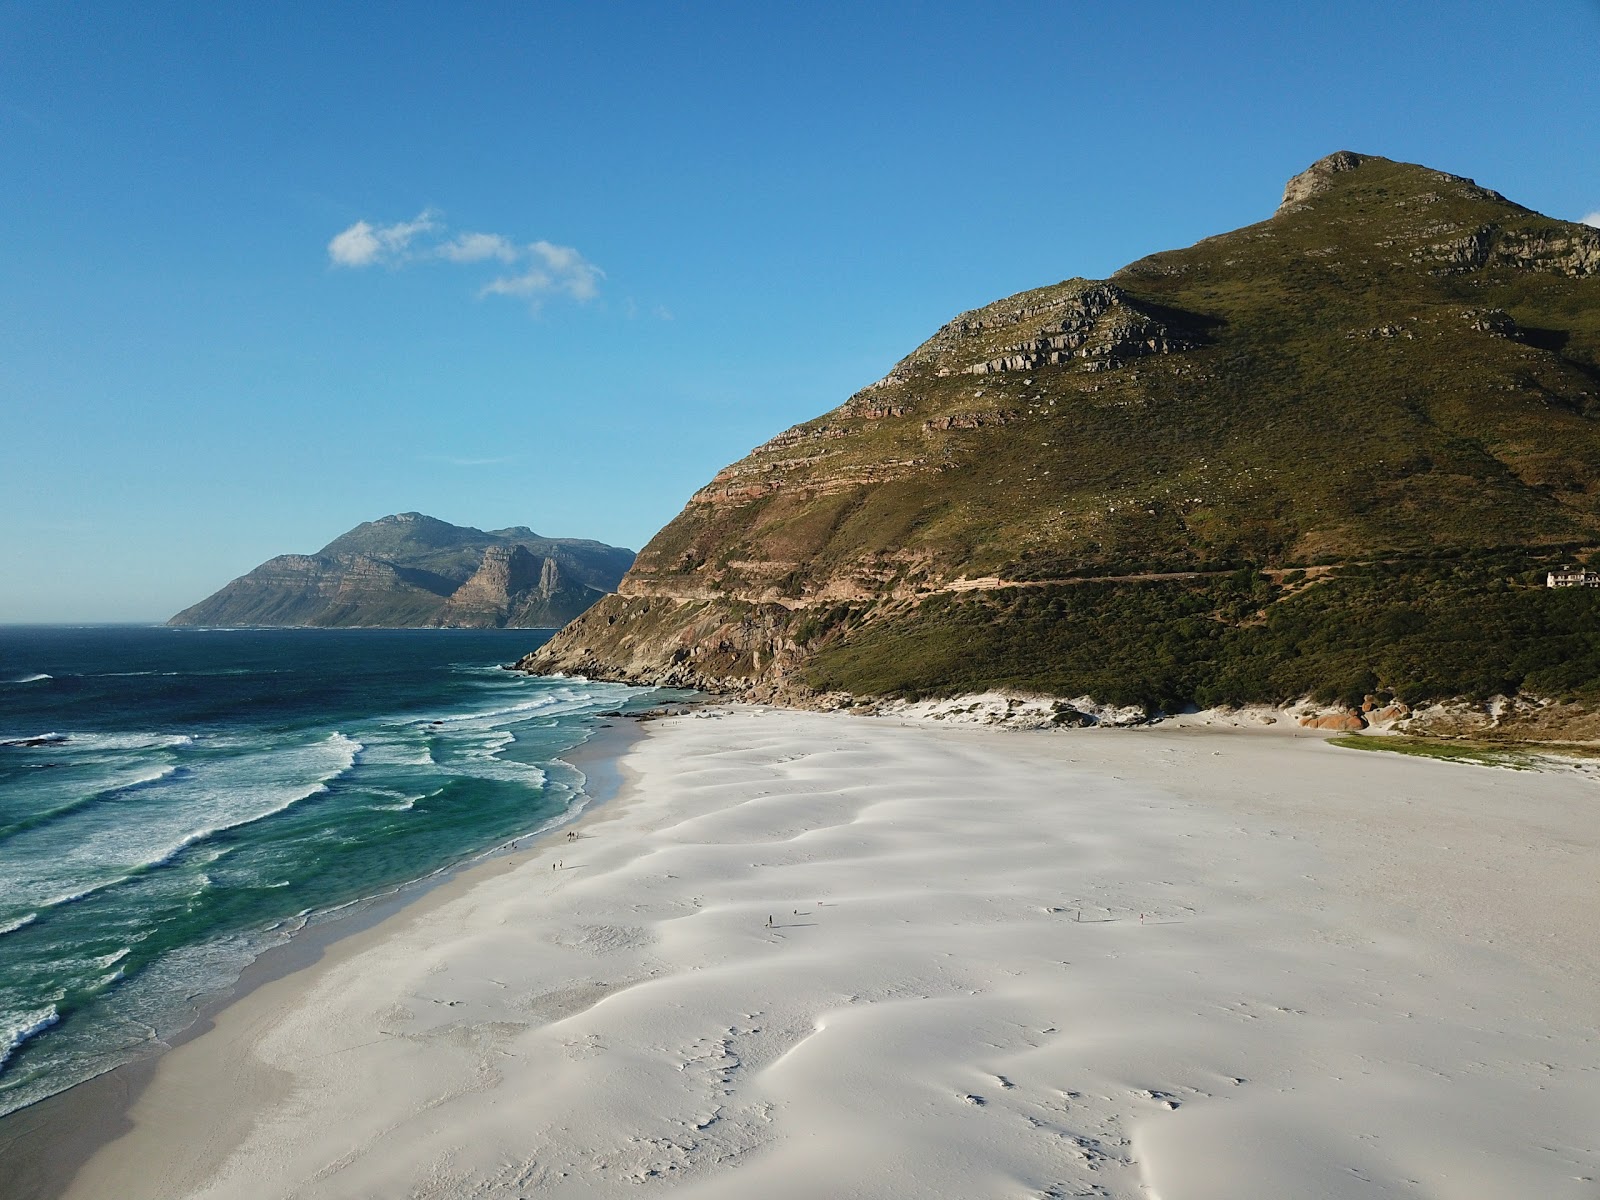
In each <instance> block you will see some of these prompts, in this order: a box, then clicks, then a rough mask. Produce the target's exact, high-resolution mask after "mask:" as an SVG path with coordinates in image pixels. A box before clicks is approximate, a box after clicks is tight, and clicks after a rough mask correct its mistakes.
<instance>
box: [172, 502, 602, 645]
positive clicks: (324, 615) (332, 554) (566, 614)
mask: <svg viewBox="0 0 1600 1200" xmlns="http://www.w3.org/2000/svg"><path fill="white" fill-rule="evenodd" d="M632 561H633V555H632V553H631V552H630V551H627V550H622V549H619V548H617V547H615V546H606V545H604V544H602V543H600V542H592V541H583V540H578V539H572V538H541V537H540V536H539V535H538V534H536V533H534V532H533V531H532V530H530V529H527V528H524V527H518V528H515V529H504V530H495V531H493V532H488V533H485V532H484V531H483V530H479V529H472V528H468V527H463V526H458V525H451V524H449V523H447V522H444V521H439V520H435V519H434V518H432V517H427V516H424V515H422V514H421V513H399V514H397V515H395V516H390V517H384V518H382V519H380V520H377V521H369V522H367V523H365V524H363V525H360V526H357V527H356V528H355V529H352V530H351V531H350V532H349V533H346V534H343V535H342V536H340V537H338V538H335V539H334V540H333V541H332V542H330V543H329V544H328V545H327V546H325V547H323V549H322V550H321V551H319V552H318V553H317V554H284V555H279V556H278V557H277V558H273V559H270V560H268V561H267V562H265V563H263V564H262V565H261V566H259V567H257V568H256V569H255V570H253V571H251V572H250V573H249V574H248V575H244V576H241V577H240V578H238V579H235V580H234V581H233V582H232V583H229V584H228V585H227V586H226V587H224V588H222V589H221V590H220V591H218V592H217V593H215V594H214V595H212V596H210V597H208V598H206V599H205V600H203V601H201V602H200V603H199V604H196V605H194V606H193V607H191V608H187V609H185V610H184V611H183V612H181V613H179V614H178V615H177V616H175V617H173V618H172V620H171V621H170V622H168V624H172V625H212V626H230V625H235V626H237V625H251V626H281V625H316V626H389V627H396V626H399V627H404V626H430V625H431V626H448V627H464V628H479V629H490V628H499V627H502V626H512V627H517V628H555V627H557V626H560V625H563V624H565V623H566V622H567V621H570V620H571V619H573V618H574V617H576V616H578V615H579V614H580V613H582V612H583V611H584V610H585V609H586V608H588V607H589V606H590V605H591V604H593V603H594V602H595V601H596V600H599V599H600V598H601V597H603V596H605V595H607V594H608V593H609V592H611V591H613V590H615V588H616V586H617V584H618V583H619V582H620V579H621V576H622V573H623V572H624V571H625V570H626V569H627V568H628V566H629V565H630V564H631V562H632Z"/></svg>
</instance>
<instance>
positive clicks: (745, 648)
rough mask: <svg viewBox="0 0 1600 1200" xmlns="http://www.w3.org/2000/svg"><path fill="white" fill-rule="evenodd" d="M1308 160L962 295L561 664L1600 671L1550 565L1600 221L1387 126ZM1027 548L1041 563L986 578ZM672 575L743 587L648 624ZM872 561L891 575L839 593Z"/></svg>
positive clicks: (1188, 673)
mask: <svg viewBox="0 0 1600 1200" xmlns="http://www.w3.org/2000/svg"><path fill="white" fill-rule="evenodd" d="M1306 179H1309V180H1310V186H1308V187H1303V188H1297V195H1298V199H1297V201H1296V202H1295V203H1291V204H1289V205H1287V206H1286V207H1284V208H1283V209H1281V210H1280V211H1279V213H1278V214H1277V215H1276V216H1274V217H1273V218H1271V219H1270V220H1268V221H1264V222H1262V223H1260V224H1257V225H1252V226H1249V227H1247V228H1244V229H1239V230H1235V231H1233V232H1231V233H1227V234H1223V235H1221V236H1218V237H1213V238H1208V239H1206V240H1205V241H1202V242H1199V243H1197V244H1196V245H1194V246H1191V247H1188V248H1186V249H1181V250H1174V251H1169V252H1165V253H1161V254H1156V255H1152V256H1151V257H1149V258H1146V259H1143V260H1141V261H1139V262H1136V263H1133V264H1131V265H1130V266H1128V267H1126V268H1124V269H1123V270H1121V271H1119V272H1117V274H1116V275H1114V276H1113V277H1112V278H1111V279H1110V280H1109V281H1106V282H1103V283H1094V282H1091V281H1085V280H1067V281H1065V282H1062V283H1059V284H1054V285H1051V286H1048V287H1043V288H1038V289H1034V290H1032V291H1028V292H1024V293H1021V294H1019V295H1016V296H1012V297H1009V298H1007V299H1004V300H999V301H996V302H994V303H992V304H989V305H986V306H985V307H983V308H980V309H975V310H973V311H971V312H968V313H963V314H961V315H960V316H958V317H957V318H955V319H954V320H953V321H951V322H949V323H948V324H946V325H945V326H944V327H943V328H942V329H940V330H939V331H938V332H937V333H935V334H934V336H933V337H931V338H930V339H928V341H926V342H925V343H924V344H923V345H922V346H920V347H919V348H918V349H917V350H915V351H914V352H913V353H911V354H910V355H908V356H907V357H906V358H905V359H903V360H902V361H901V362H900V363H899V364H897V365H896V367H895V368H894V370H893V371H892V372H891V373H890V374H889V375H888V376H887V377H886V378H885V379H884V380H882V381H880V382H879V383H877V384H874V385H873V386H871V387H869V388H865V389H863V390H862V391H861V392H859V393H857V394H856V395H855V396H853V397H851V398H850V399H849V400H848V401H847V402H846V403H845V404H843V405H841V406H840V407H838V408H836V409H834V410H833V411H832V412H829V413H827V414H825V415H823V416H821V417H819V418H817V419H816V420H814V421H810V422H807V423H805V424H803V425H800V426H797V427H795V428H794V429H792V430H789V431H787V432H785V433H783V434H780V435H779V436H778V437H776V438H774V439H772V441H770V442H769V443H767V444H766V445H765V446H762V447H760V448H758V449H757V450H755V451H753V452H752V453H751V454H750V455H749V456H747V457H746V458H745V459H743V460H742V461H740V462H738V463H735V464H733V465H732V466H731V467H729V468H728V469H727V470H725V471H723V472H722V473H720V474H719V475H718V477H717V479H716V480H715V481H714V482H713V483H712V484H711V485H709V486H708V487H707V488H706V489H705V490H704V491H702V492H701V493H700V494H699V495H697V497H696V498H695V500H694V502H692V503H690V504H689V505H688V507H686V508H685V509H684V511H683V512H682V513H681V514H680V515H679V516H678V517H677V518H676V519H675V520H674V521H672V523H671V524H669V525H668V526H667V527H666V528H665V529H663V530H662V531H661V533H659V534H658V535H657V536H656V537H655V538H654V539H652V541H651V543H650V544H649V545H648V546H647V547H645V549H644V550H643V551H641V553H640V556H639V560H638V562H637V564H636V565H635V567H634V569H633V571H632V572H631V575H630V578H631V587H630V590H631V591H632V592H634V593H635V595H634V596H633V597H629V598H619V599H614V600H607V601H605V602H603V603H602V604H601V605H599V606H597V607H596V609H594V610H592V611H593V615H592V617H591V619H589V620H586V621H585V622H584V623H583V624H582V627H581V628H580V629H575V631H573V632H572V633H571V636H570V637H568V636H565V635H564V636H562V637H558V638H557V639H555V640H554V641H552V642H551V643H550V644H549V645H548V646H547V647H546V648H545V650H544V651H542V652H541V658H540V662H541V664H543V665H544V666H545V667H546V668H547V669H561V668H562V667H563V666H572V665H574V664H576V663H578V662H579V661H581V662H582V664H583V668H582V669H586V670H587V669H593V668H601V669H603V668H605V667H606V666H607V665H608V664H621V663H626V664H627V668H626V671H627V672H628V673H631V674H630V677H641V676H645V675H647V673H648V671H649V670H650V669H651V668H652V666H654V667H660V666H662V665H663V664H667V663H669V662H670V664H671V665H672V666H673V667H674V668H676V669H677V670H679V671H680V672H682V673H683V678H684V679H685V680H686V681H694V682H699V683H701V684H704V685H708V686H713V687H714V686H718V685H719V683H724V682H730V683H731V682H735V681H737V682H741V683H742V682H755V683H757V684H771V685H773V686H774V687H775V688H776V689H778V690H780V691H781V689H782V688H783V687H786V686H788V685H789V684H790V683H791V682H801V683H803V684H805V685H808V686H811V687H814V688H817V689H821V690H828V691H834V690H843V691H848V692H853V693H857V694H862V695H901V696H916V695H949V694H956V693H960V692H964V691H970V690H982V689H986V688H991V687H1011V688H1016V689H1019V690H1027V691H1032V692H1039V693H1044V694H1052V695H1060V696H1067V697H1071V696H1079V695H1085V694H1087V695H1090V696H1093V697H1095V698H1096V699H1099V700H1102V701H1109V702H1116V703H1127V704H1132V703H1141V704H1146V705H1149V706H1152V707H1157V708H1162V709H1167V710H1172V709H1175V708H1181V707H1183V706H1185V705H1189V704H1196V705H1200V706H1209V705H1212V704H1219V703H1229V704H1239V703H1245V702H1261V701H1283V700H1289V699H1294V698H1298V697H1299V696H1302V695H1306V694H1312V695H1315V696H1317V697H1319V698H1321V699H1322V700H1324V701H1326V702H1329V703H1334V702H1340V701H1342V702H1346V703H1350V702H1359V701H1360V700H1361V699H1362V698H1363V697H1364V696H1366V695H1369V694H1372V695H1381V696H1392V697H1395V698H1398V699H1400V700H1403V701H1405V702H1407V703H1410V704H1413V705H1415V704H1418V703H1423V702H1426V701H1430V700H1434V699H1441V698H1446V697H1455V696H1461V697H1467V698H1478V699H1482V698H1485V697H1488V696H1491V695H1494V694H1497V693H1504V694H1513V695H1514V694H1516V693H1517V692H1519V691H1524V690H1525V691H1529V692H1533V693H1537V694H1538V695H1540V696H1546V697H1552V698H1558V699H1575V700H1580V701H1584V702H1586V703H1587V702H1593V703H1600V613H1597V609H1600V596H1597V594H1596V593H1594V592H1587V591H1578V590H1574V591H1568V590H1547V589H1544V588H1543V587H1542V586H1539V585H1540V584H1541V583H1542V572H1543V570H1544V569H1546V568H1548V567H1552V566H1558V565H1561V564H1562V563H1565V562H1581V561H1591V562H1592V561H1595V560H1596V559H1597V558H1600V552H1597V550H1596V547H1600V231H1596V230H1593V229H1589V228H1587V227H1584V226H1580V225H1574V224H1570V223H1567V222H1562V221H1555V220H1552V219H1550V218H1548V217H1544V216H1541V215H1539V214H1538V213H1534V212H1530V211H1529V210H1527V209H1525V208H1522V207H1520V206H1518V205H1516V204H1513V203H1511V202H1510V201H1507V200H1506V199H1504V198H1503V197H1501V196H1498V195H1496V194H1494V193H1493V192H1489V191H1487V190H1486V189H1483V188H1480V187H1478V186H1476V185H1474V184H1472V183H1471V182H1470V181H1467V180H1462V179H1457V178H1454V177H1451V176H1447V175H1443V174H1441V173H1439V172H1436V171H1432V170H1429V169H1427V168H1424V167H1419V166H1414V165H1411V164H1406V163H1396V162H1390V161H1388V160H1386V159H1381V158H1364V159H1363V158H1361V157H1359V156H1353V155H1336V156H1333V157H1332V158H1331V159H1329V160H1325V161H1324V162H1323V163H1319V164H1317V165H1316V166H1315V167H1313V168H1312V170H1311V171H1310V172H1307V173H1306V176H1303V177H1300V178H1299V179H1297V181H1296V182H1297V184H1298V183H1300V182H1301V181H1303V180H1306ZM1325 568H1331V570H1328V569H1325ZM1163 574H1166V575H1174V574H1179V575H1183V576H1184V577H1182V578H1169V579H1151V578H1146V579H1143V580H1129V581H1117V580H1109V581H1107V580H1104V577H1117V576H1156V575H1163ZM990 578H996V579H998V580H1000V581H1005V582H1009V583H1028V584H1032V585H1035V586H1026V587H1009V588H1003V589H1001V588H996V589H992V590H983V591H965V590H950V587H949V585H951V584H952V583H959V582H960V581H962V580H965V581H967V582H968V583H969V584H970V583H971V582H972V581H979V580H986V579H990ZM1097 580H1102V581H1098V582H1097ZM652 591H656V592H657V594H659V595H661V596H664V597H673V596H693V597H697V598H701V599H704V600H705V601H706V602H707V603H708V604H709V605H710V606H712V608H715V607H716V606H719V605H720V606H721V607H722V608H723V610H724V611H725V612H726V613H727V615H728V619H727V620H721V619H719V618H718V617H717V616H716V614H715V613H714V612H712V611H711V609H705V610H696V612H695V615H694V616H693V621H694V622H695V623H696V624H695V625H694V627H693V628H691V627H690V626H689V625H688V624H686V623H681V622H680V624H679V625H678V626H677V627H676V628H669V627H668V625H670V623H671V620H676V619H677V618H671V619H668V618H667V617H662V618H661V621H662V624H661V627H660V628H659V629H656V630H654V631H653V632H652V633H651V634H650V636H649V637H648V638H646V637H644V636H642V635H639V636H636V635H634V634H632V633H628V634H626V635H624V633H623V632H622V631H623V630H631V629H635V628H637V626H636V625H634V624H632V623H630V622H629V621H627V620H625V619H624V618H625V617H627V616H628V615H629V614H630V613H631V612H633V611H635V610H636V609H637V608H638V607H639V606H640V605H641V604H642V603H643V601H642V600H641V599H638V597H639V596H645V595H649V594H650V593H651V592H652ZM842 595H855V596H862V597H867V598H866V599H862V600H860V601H857V602H855V603H852V604H850V605H847V606H844V607H840V606H838V605H835V606H833V607H832V608H828V607H819V606H815V605H812V604H809V603H807V602H809V601H812V600H813V599H814V598H815V597H818V596H842ZM735 600H738V601H745V602H753V603H758V604H767V605H768V608H767V610H764V611H763V614H762V616H761V619H760V621H757V622H751V621H749V620H746V619H745V618H743V617H738V616H736V615H734V614H733V611H732V603H733V602H734V601H735ZM775 600H782V601H789V602H793V601H796V600H798V601H801V602H802V604H803V605H805V606H804V607H802V608H801V609H800V611H799V612H798V613H796V614H795V615H793V616H790V615H789V614H788V611H787V608H786V606H784V605H783V604H780V603H771V602H772V601H775ZM687 620H688V618H687V617H685V618H684V621H687ZM624 636H626V637H628V638H629V639H631V640H629V641H628V642H627V643H626V645H624V644H623V642H622V640H621V639H622V638H623V637H624ZM778 668H781V670H779V669H778Z"/></svg>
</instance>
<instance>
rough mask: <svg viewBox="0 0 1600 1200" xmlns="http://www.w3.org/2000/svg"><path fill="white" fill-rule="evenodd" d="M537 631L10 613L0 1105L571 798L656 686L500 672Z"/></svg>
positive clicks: (0, 766)
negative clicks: (110, 624)
mask: <svg viewBox="0 0 1600 1200" xmlns="http://www.w3.org/2000/svg"><path fill="white" fill-rule="evenodd" d="M547 636H548V635H547V634H544V633H541V632H536V631H528V630H521V631H502V630H492V631H476V630H474V631H466V630H240V631H207V630H180V629H150V628H91V629H60V628H0V1113H3V1112H8V1111H11V1110H13V1109H15V1108H18V1107H21V1106H22V1105H24V1104H28V1103H31V1102H33V1101H34V1100H37V1099H39V1098H41V1097H43V1096H45V1095H49V1094H51V1093H52V1092H56V1091H59V1090H61V1089H63V1088H65V1087H68V1086H70V1085H71V1084H73V1083H76V1082H78V1081H80V1080H82V1079H85V1078H88V1077H90V1076H91V1075H94V1074H98V1073H99V1072H101V1071H104V1070H106V1069H108V1068H109V1067H111V1066H114V1065H116V1064H117V1063H119V1062H122V1061H126V1060H127V1059H128V1058H130V1057H133V1056H134V1055H136V1054H138V1053H139V1052H140V1051H141V1050H143V1049H146V1048H148V1047H150V1046H151V1045H152V1044H154V1043H157V1042H158V1041H159V1040H160V1039H163V1038H165V1037H169V1036H171V1035H172V1034H173V1033H174V1032H176V1031H177V1030H178V1029H180V1028H182V1026H183V1025H184V1024H186V1023H187V1022H188V1021H189V1020H191V1019H192V1017H193V1014H194V1012H195V1009H196V1007H197V1005H198V1004H199V1003H201V1002H203V1000H204V999H205V998H206V997H207V996H208V995H212V994H215V993H216V992H217V991H218V990H220V989H223V988H226V987H227V986H229V985H230V984H231V983H232V982H233V981H234V980H235V979H237V977H238V974H239V972H240V971H241V970H242V969H243V968H244V966H245V965H247V964H248V963H249V962H250V961H251V960H252V959H253V958H255V957H256V956H257V955H259V954H260V953H261V951H262V950H264V949H266V948H268V947H270V946H272V945H275V944H278V943H280V942H282V941H283V940H285V939H286V938H287V937H288V936H289V935H290V934H291V933H293V932H294V931H295V930H297V929H299V928H300V927H302V926H303V925H304V924H305V923H306V921H307V920H312V919H319V918H320V916H321V915H323V914H326V913H328V912H329V911H330V910H336V909H337V908H338V907H339V906H343V905H348V904H350V903H351V902H352V901H356V900H358V899H360V898H363V897H368V896H372V895H374V894H378V893H381V892H383V891H386V890H388V889H392V888H393V887H394V886H395V885H397V884H400V883H403V882H405V881H408V880H413V879H417V878H421V877H423V876H426V875H428V874H430V873H432V872H435V871H437V870H439V869H441V868H442V867H445V866H447V865H449V864H451V863H454V862H459V861H461V860H462V859H465V858H468V857H471V856H473V855H476V854H480V853H483V852H485V851H487V850H489V849H492V848H494V847H496V846H500V845H503V844H504V843H506V842H507V841H508V840H511V839H513V838H515V837H517V836H518V835H521V834H526V833H529V832H532V831H534V830H537V829H539V828H540V827H542V826H545V825H548V824H550V823H552V822H553V821H557V820H559V819H561V818H562V817H563V816H564V815H566V814H567V813H568V812H569V811H570V810H571V809H572V808H573V807H574V806H576V805H579V804H581V803H582V783H583V780H582V776H581V774H580V773H579V772H577V771H575V770H574V769H572V768H571V767H569V766H567V765H566V764H565V763H563V762H560V761H559V755H561V754H562V753H563V752H565V751H567V750H570V749H571V748H572V747H574V746H576V745H578V744H579V743H581V742H582V741H584V740H585V739H586V738H587V737H588V736H589V734H590V733H591V732H592V730H593V729H594V728H595V726H596V724H597V723H598V714H600V713H604V712H612V711H616V710H618V709H624V710H627V709H632V708H640V707H648V706H649V705H651V704H653V703H659V702H660V700H661V699H662V696H663V694H662V693H659V692H656V691H654V690H651V689H639V688H629V687H624V686H622V685H618V684H594V683H587V682H584V681H580V680H564V679H540V678H529V677H527V676H523V675H517V674H514V673H512V672H508V671H504V670H501V669H500V667H499V664H500V663H503V662H509V661H512V660H513V659H515V658H517V657H519V656H520V655H522V654H524V653H526V652H527V651H528V650H530V649H532V648H533V647H534V646H536V645H538V644H539V643H540V642H542V641H543V640H544V638H545V637H547Z"/></svg>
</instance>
